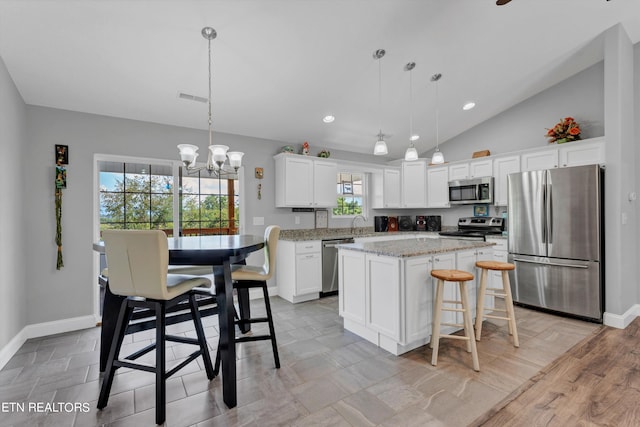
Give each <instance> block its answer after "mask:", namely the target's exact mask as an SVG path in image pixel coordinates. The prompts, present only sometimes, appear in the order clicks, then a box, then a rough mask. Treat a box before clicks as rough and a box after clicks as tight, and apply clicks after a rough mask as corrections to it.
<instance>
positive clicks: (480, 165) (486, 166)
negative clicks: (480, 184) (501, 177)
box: [469, 159, 493, 178]
mask: <svg viewBox="0 0 640 427" xmlns="http://www.w3.org/2000/svg"><path fill="white" fill-rule="evenodd" d="M469 176H470V177H471V178H481V177H484V176H493V162H492V161H491V159H483V160H474V161H472V162H470V163H469Z"/></svg>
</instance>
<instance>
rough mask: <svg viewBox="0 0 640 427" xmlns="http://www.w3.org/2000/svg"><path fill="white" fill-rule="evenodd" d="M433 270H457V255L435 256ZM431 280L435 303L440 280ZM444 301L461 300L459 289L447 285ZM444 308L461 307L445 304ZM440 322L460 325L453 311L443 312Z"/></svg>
mask: <svg viewBox="0 0 640 427" xmlns="http://www.w3.org/2000/svg"><path fill="white" fill-rule="evenodd" d="M433 269H434V270H455V269H456V254H455V253H452V254H441V255H436V256H434V257H433ZM431 280H432V283H433V285H432V290H433V295H434V297H433V299H434V301H435V291H436V289H435V288H436V284H437V281H438V280H437V279H435V278H432V279H431ZM442 299H443V300H445V301H446V300H449V301H455V300H459V299H460V298H459V297H458V287H457V286H453V285H452V284H445V286H444V294H443V298H442ZM443 307H449V308H459V307H456V306H455V305H454V304H447V303H444V304H443ZM440 321H441V322H442V323H458V322H457V316H456V313H455V312H452V311H443V312H442V314H441V317H440Z"/></svg>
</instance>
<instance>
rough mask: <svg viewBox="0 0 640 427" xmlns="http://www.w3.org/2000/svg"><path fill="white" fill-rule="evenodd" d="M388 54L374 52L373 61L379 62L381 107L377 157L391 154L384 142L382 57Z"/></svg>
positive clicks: (376, 149)
mask: <svg viewBox="0 0 640 427" xmlns="http://www.w3.org/2000/svg"><path fill="white" fill-rule="evenodd" d="M385 53H386V52H385V51H384V49H378V50H376V51H375V52H373V59H375V60H377V61H378V104H379V107H380V111H379V114H380V132H379V133H378V140H377V141H376V145H374V146H373V154H374V155H376V156H384V155H386V154H388V153H389V149H388V148H387V143H386V142H384V134H383V133H382V61H380V59H382V57H383V56H384V54H385Z"/></svg>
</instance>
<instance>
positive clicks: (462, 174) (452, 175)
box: [449, 163, 469, 181]
mask: <svg viewBox="0 0 640 427" xmlns="http://www.w3.org/2000/svg"><path fill="white" fill-rule="evenodd" d="M467 178H469V163H459V164H457V165H451V166H449V181H456V180H459V179H467Z"/></svg>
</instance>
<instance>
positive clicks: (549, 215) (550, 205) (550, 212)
mask: <svg viewBox="0 0 640 427" xmlns="http://www.w3.org/2000/svg"><path fill="white" fill-rule="evenodd" d="M547 189H548V191H547V215H546V216H547V228H548V230H547V243H549V244H551V243H553V194H552V193H553V185H551V183H550V182H549V183H548V184H547Z"/></svg>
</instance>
